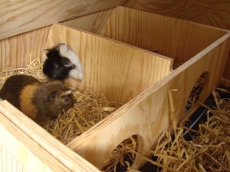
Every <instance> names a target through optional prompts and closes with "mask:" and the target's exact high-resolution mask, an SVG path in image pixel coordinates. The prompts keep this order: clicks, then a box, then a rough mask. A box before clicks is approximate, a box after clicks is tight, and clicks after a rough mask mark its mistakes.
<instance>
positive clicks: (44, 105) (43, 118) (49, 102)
mask: <svg viewBox="0 0 230 172" xmlns="http://www.w3.org/2000/svg"><path fill="white" fill-rule="evenodd" d="M0 97H1V98H2V99H3V100H7V101H9V102H10V103H11V104H12V105H14V106H15V107H16V108H18V109H19V110H20V111H22V112H23V113H24V114H25V115H27V116H28V117H30V118H31V119H32V120H34V121H35V122H36V123H38V124H39V125H45V124H48V123H49V122H51V120H53V119H55V118H56V117H57V116H58V115H59V114H63V113H64V111H67V110H68V109H69V108H71V107H73V105H74V103H75V98H74V96H73V94H72V92H71V90H70V89H68V88H67V87H66V86H65V85H64V84H63V83H62V82H61V81H55V80H54V81H48V82H44V83H43V82H39V81H38V80H37V79H35V78H34V77H32V76H27V75H14V76H11V77H9V78H8V79H7V80H6V82H5V83H4V85H3V87H2V89H1V91H0Z"/></svg>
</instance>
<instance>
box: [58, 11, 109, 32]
mask: <svg viewBox="0 0 230 172" xmlns="http://www.w3.org/2000/svg"><path fill="white" fill-rule="evenodd" d="M112 12H113V8H111V9H108V10H104V11H100V12H96V13H92V14H89V15H85V16H82V17H77V18H74V19H71V20H67V21H64V22H60V23H61V24H63V25H65V26H68V27H73V28H78V29H82V30H85V31H89V32H92V33H97V32H98V30H100V29H101V28H102V27H103V25H104V24H105V22H106V21H107V20H108V19H109V18H110V16H111V14H112Z"/></svg>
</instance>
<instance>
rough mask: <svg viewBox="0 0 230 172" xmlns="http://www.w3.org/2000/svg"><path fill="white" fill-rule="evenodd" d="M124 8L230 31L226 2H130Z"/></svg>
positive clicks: (197, 0) (167, 0)
mask: <svg viewBox="0 0 230 172" xmlns="http://www.w3.org/2000/svg"><path fill="white" fill-rule="evenodd" d="M124 6H125V7H129V8H133V9H139V10H143V11H149V12H152V13H155V14H161V15H164V16H169V17H173V18H178V19H183V20H188V21H193V22H196V23H201V24H205V25H209V26H214V27H219V28H222V29H227V30H229V29H230V18H229V16H230V1H226V0H163V1H159V0H128V1H127V2H126V3H125V5H124Z"/></svg>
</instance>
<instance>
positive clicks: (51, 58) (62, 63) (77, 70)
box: [43, 43, 83, 81]
mask: <svg viewBox="0 0 230 172" xmlns="http://www.w3.org/2000/svg"><path fill="white" fill-rule="evenodd" d="M45 54H46V56H47V59H46V60H45V61H44V64H43V73H44V74H45V75H46V76H48V77H49V78H51V79H57V80H65V79H67V78H69V77H72V78H75V79H78V80H80V81H81V80H82V78H83V72H82V64H81V61H80V59H79V57H78V55H77V54H76V53H75V52H74V51H73V50H72V48H71V47H70V46H69V45H67V44H64V43H60V44H57V45H56V46H54V47H52V48H50V49H46V50H45Z"/></svg>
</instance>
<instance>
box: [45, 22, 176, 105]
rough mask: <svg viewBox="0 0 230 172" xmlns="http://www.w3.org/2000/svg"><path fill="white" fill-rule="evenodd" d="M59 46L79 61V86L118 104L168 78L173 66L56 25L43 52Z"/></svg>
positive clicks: (146, 53) (160, 58)
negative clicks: (81, 74)
mask: <svg viewBox="0 0 230 172" xmlns="http://www.w3.org/2000/svg"><path fill="white" fill-rule="evenodd" d="M61 42H63V43H66V44H68V45H70V46H71V47H72V48H73V50H74V51H75V52H76V53H77V54H78V55H79V57H80V59H81V61H82V65H83V71H84V75H83V81H82V83H81V84H79V85H80V86H85V87H87V88H90V89H92V90H93V91H94V92H95V93H96V94H97V95H100V94H102V93H103V94H105V96H106V98H108V100H111V101H117V102H120V103H126V102H127V101H129V100H130V99H132V98H134V97H135V96H136V95H138V94H139V93H141V92H142V91H143V90H145V89H147V88H149V87H150V86H151V85H153V84H155V83H156V82H157V81H159V80H160V79H162V78H163V77H165V76H167V75H168V74H169V73H170V71H171V67H172V63H173V60H172V59H170V58H167V57H164V56H160V55H157V54H154V53H151V52H149V51H142V50H141V49H138V48H135V47H132V46H130V45H126V44H123V43H120V42H115V41H113V40H111V39H105V38H102V37H100V36H97V35H94V34H91V33H86V32H83V31H80V30H75V29H71V28H68V27H64V26H62V25H57V24H55V25H53V26H52V28H51V30H50V34H49V37H48V40H47V45H46V48H50V47H52V46H54V45H56V44H58V43H61ZM44 58H45V57H44Z"/></svg>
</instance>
